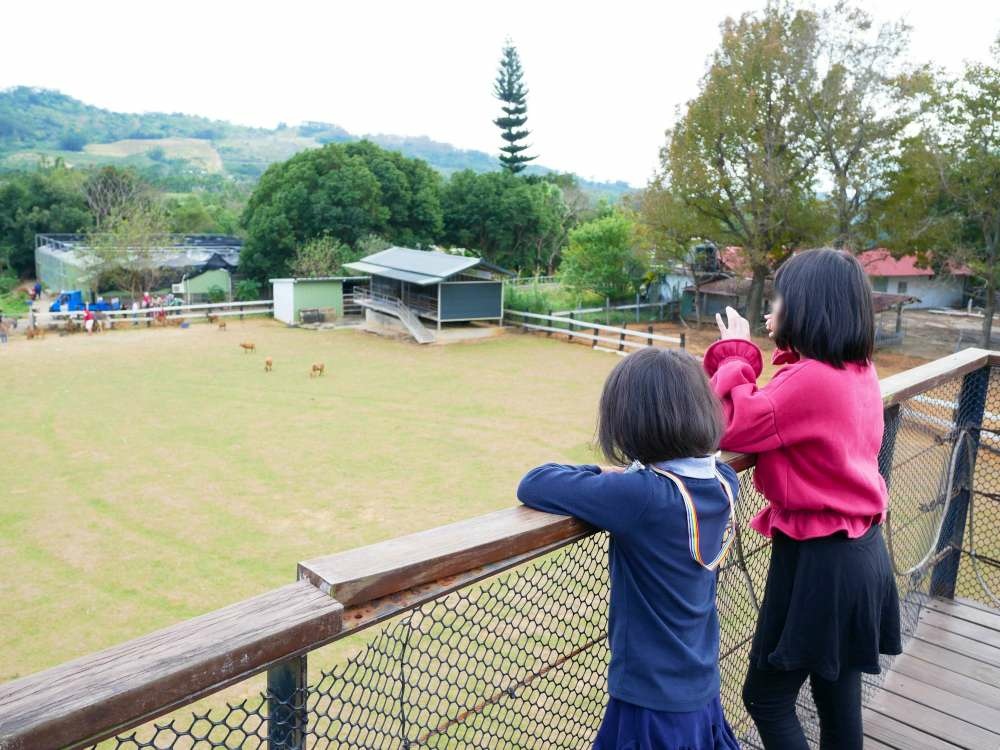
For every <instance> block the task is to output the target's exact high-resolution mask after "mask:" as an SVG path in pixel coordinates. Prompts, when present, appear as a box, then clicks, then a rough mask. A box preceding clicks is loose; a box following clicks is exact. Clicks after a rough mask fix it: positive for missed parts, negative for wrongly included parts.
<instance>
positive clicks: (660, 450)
mask: <svg viewBox="0 0 1000 750" xmlns="http://www.w3.org/2000/svg"><path fill="white" fill-rule="evenodd" d="M722 431H723V422H722V409H721V406H720V404H719V400H718V398H716V396H715V394H714V393H713V392H712V386H711V385H710V384H709V382H708V378H707V377H705V372H704V370H702V367H701V363H700V362H699V361H698V360H697V359H695V358H694V357H692V356H691V355H690V354H688V353H687V352H685V351H681V350H677V349H656V348H653V347H648V348H645V349H640V350H639V351H637V352H634V353H632V354H629V355H628V356H627V357H625V358H624V359H623V360H622V361H621V362H619V363H618V364H617V365H616V366H615V369H614V370H612V371H611V374H610V375H609V376H608V379H607V380H606V381H605V383H604V391H603V392H602V393H601V405H600V409H599V414H598V423H597V443H598V444H599V445H600V447H601V450H602V451H603V452H604V455H605V456H606V457H607V458H608V460H609V461H611V462H612V463H616V464H621V465H625V464H628V463H631V462H632V461H640V462H641V463H644V464H648V463H653V462H656V461H668V460H670V459H672V458H686V457H689V456H707V455H709V454H711V453H714V452H715V451H716V450H718V447H719V440H721V439H722Z"/></svg>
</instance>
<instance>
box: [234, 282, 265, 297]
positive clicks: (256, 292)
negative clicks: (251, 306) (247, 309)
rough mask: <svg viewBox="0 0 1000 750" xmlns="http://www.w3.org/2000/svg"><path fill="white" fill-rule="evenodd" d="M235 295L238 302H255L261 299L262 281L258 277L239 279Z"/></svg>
mask: <svg viewBox="0 0 1000 750" xmlns="http://www.w3.org/2000/svg"><path fill="white" fill-rule="evenodd" d="M234 296H235V297H236V301H237V302H253V301H255V300H258V299H260V282H258V281H257V280H256V279H241V280H240V281H237V282H236V288H235V290H234Z"/></svg>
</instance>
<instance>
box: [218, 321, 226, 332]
mask: <svg viewBox="0 0 1000 750" xmlns="http://www.w3.org/2000/svg"><path fill="white" fill-rule="evenodd" d="M219 330H220V331H224V330H226V321H224V320H220V321H219Z"/></svg>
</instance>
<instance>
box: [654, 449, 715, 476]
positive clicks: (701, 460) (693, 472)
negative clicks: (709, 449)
mask: <svg viewBox="0 0 1000 750" xmlns="http://www.w3.org/2000/svg"><path fill="white" fill-rule="evenodd" d="M655 465H656V467H657V468H658V469H663V470H664V471H670V472H673V473H674V474H679V475H681V476H682V477H689V478H691V479H715V456H714V455H712V456H691V457H689V458H673V459H671V460H669V461H658V462H657V463H656V464H655Z"/></svg>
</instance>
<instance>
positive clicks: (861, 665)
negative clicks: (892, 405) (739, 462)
mask: <svg viewBox="0 0 1000 750" xmlns="http://www.w3.org/2000/svg"><path fill="white" fill-rule="evenodd" d="M775 288H776V292H777V295H776V299H775V301H774V305H773V307H772V313H771V314H770V315H768V316H766V319H767V328H768V330H769V331H770V333H771V337H772V338H773V339H774V340H775V343H776V344H777V347H778V348H777V350H776V351H775V353H774V356H773V358H772V361H773V362H774V363H775V364H781V365H784V366H783V367H782V368H781V369H780V370H779V371H778V372H777V373H776V374H775V376H774V377H773V378H772V379H771V382H770V383H768V384H767V385H766V386H764V387H760V388H758V386H757V378H758V377H760V374H761V371H762V369H763V360H762V356H761V352H760V349H758V348H757V346H756V345H755V344H754V343H753V342H752V341H751V340H750V325H749V323H748V322H747V321H746V320H744V319H743V318H742V317H740V315H739V314H738V313H737V312H736V311H735V310H733V309H732V308H727V311H726V312H727V316H728V322H727V323H724V322H723V321H722V318H721V316H717V317H718V323H719V329H720V331H721V333H722V339H721V340H720V341H717V342H716V343H715V344H713V345H712V346H711V347H710V348H709V350H708V351H707V352H706V353H705V369H706V370H707V372H708V374H709V376H710V377H711V380H712V386H713V388H714V390H715V392H716V393H717V394H718V396H719V398H720V399H721V400H722V404H723V410H724V414H725V419H726V431H725V434H724V436H723V438H722V447H723V448H725V449H727V450H733V451H740V452H745V453H756V454H757V465H756V469H755V472H754V483H755V485H756V487H757V489H758V490H759V491H760V492H761V493H762V494H763V495H764V496H765V497H766V498H767V500H768V504H767V505H766V506H765V507H764V509H763V510H762V511H761V512H760V513H758V514H757V516H756V517H755V518H754V519H753V521H751V526H752V527H753V528H754V529H755V530H756V531H758V532H759V533H761V534H763V535H764V536H768V537H771V539H772V548H771V563H770V568H769V570H768V574H767V584H766V587H765V590H764V600H763V603H762V605H761V610H760V614H759V616H758V620H757V630H756V633H755V635H754V639H753V644H752V646H751V650H750V668H749V670H748V673H747V678H746V682H745V683H744V687H743V701H744V703H745V705H746V708H747V711H748V712H749V713H750V716H751V717H752V718H753V720H754V723H755V724H756V725H757V729H758V731H759V732H760V735H761V740H762V741H763V743H764V747H765V748H767V750H772V749H774V748H779V749H780V750H805V749H806V748H808V744H807V743H806V738H805V735H804V733H803V731H802V727H801V725H800V724H799V721H798V718H797V717H796V714H795V702H796V699H797V697H798V693H799V689H800V688H801V687H802V685H803V683H804V682H805V681H806V680H807V679H808V680H809V682H810V687H811V689H812V694H813V698H814V699H815V703H816V708H817V711H818V713H819V718H820V728H821V744H820V746H821V748H838V749H839V750H854V749H855V748H856V749H857V750H861V747H862V744H863V731H862V725H861V673H862V672H868V673H871V674H878V672H879V654H880V653H882V654H898V653H900V651H901V646H900V635H899V599H898V595H897V592H896V583H895V579H894V577H893V574H892V566H891V564H890V561H889V557H888V553H887V551H886V547H885V542H884V541H883V539H882V531H881V524H882V521H883V519H884V517H885V511H886V503H887V499H888V493H887V491H886V485H885V481H884V480H883V478H882V475H881V474H880V473H879V467H878V454H879V447H880V445H881V441H882V429H883V423H882V397H881V393H880V390H879V382H878V376H877V375H876V373H875V367H874V366H873V364H872V361H871V359H872V349H873V346H874V339H875V326H874V313H873V311H872V300H871V287H870V286H869V285H868V280H867V278H866V276H865V273H864V270H863V269H862V267H861V264H860V263H858V261H857V259H856V258H854V257H853V256H852V255H849V254H847V253H843V252H840V251H837V250H827V249H823V250H809V251H807V252H803V253H800V254H799V255H796V256H794V257H793V258H791V259H790V260H788V261H787V262H786V263H785V264H784V265H783V266H782V267H781V269H780V270H779V271H778V274H777V276H776V277H775Z"/></svg>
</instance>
